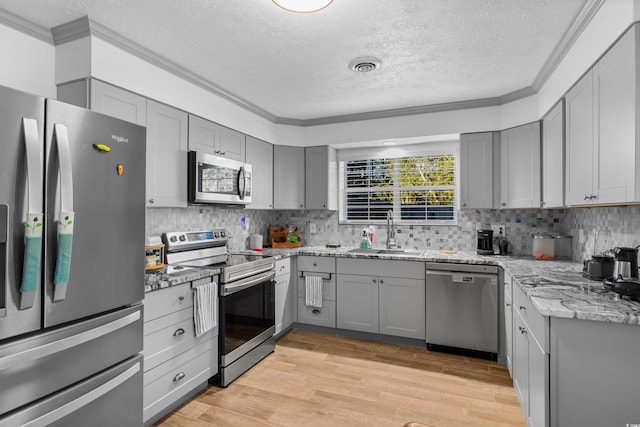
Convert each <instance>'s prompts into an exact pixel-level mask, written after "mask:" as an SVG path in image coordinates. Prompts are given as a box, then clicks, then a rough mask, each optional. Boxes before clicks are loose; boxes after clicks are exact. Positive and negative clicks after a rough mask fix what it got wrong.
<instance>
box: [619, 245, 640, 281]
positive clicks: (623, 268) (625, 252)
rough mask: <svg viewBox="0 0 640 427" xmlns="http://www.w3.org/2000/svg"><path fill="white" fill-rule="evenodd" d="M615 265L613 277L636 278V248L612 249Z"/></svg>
mask: <svg viewBox="0 0 640 427" xmlns="http://www.w3.org/2000/svg"><path fill="white" fill-rule="evenodd" d="M613 255H614V258H615V263H614V266H613V275H614V276H615V277H618V276H622V277H623V278H629V277H635V278H637V277H638V248H637V247H635V248H623V247H616V248H613Z"/></svg>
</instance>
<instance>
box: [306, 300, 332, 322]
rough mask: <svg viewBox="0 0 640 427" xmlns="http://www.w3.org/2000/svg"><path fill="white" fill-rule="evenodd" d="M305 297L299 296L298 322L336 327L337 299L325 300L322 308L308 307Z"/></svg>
mask: <svg viewBox="0 0 640 427" xmlns="http://www.w3.org/2000/svg"><path fill="white" fill-rule="evenodd" d="M304 302H305V300H304V298H298V322H299V323H306V324H308V325H316V326H326V327H329V328H335V327H336V303H335V301H323V302H322V308H317V307H307V306H306V305H305V303H304Z"/></svg>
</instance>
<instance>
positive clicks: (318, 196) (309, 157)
mask: <svg viewBox="0 0 640 427" xmlns="http://www.w3.org/2000/svg"><path fill="white" fill-rule="evenodd" d="M305 162H306V163H305V164H306V168H305V207H306V208H307V209H328V210H336V209H338V165H337V159H336V150H335V149H334V148H332V147H329V146H327V145H322V146H318V147H308V148H306V149H305Z"/></svg>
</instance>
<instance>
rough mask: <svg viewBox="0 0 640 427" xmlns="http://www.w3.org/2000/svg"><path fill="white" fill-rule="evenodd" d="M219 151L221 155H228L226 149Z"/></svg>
mask: <svg viewBox="0 0 640 427" xmlns="http://www.w3.org/2000/svg"><path fill="white" fill-rule="evenodd" d="M219 153H220V155H221V156H226V155H227V152H226V151H219Z"/></svg>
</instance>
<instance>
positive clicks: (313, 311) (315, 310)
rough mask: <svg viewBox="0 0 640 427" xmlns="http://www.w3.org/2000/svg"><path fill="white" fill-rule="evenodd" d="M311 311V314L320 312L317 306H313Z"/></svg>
mask: <svg viewBox="0 0 640 427" xmlns="http://www.w3.org/2000/svg"><path fill="white" fill-rule="evenodd" d="M311 312H312V313H313V314H320V310H318V309H317V308H314V309H313V310H311Z"/></svg>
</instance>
